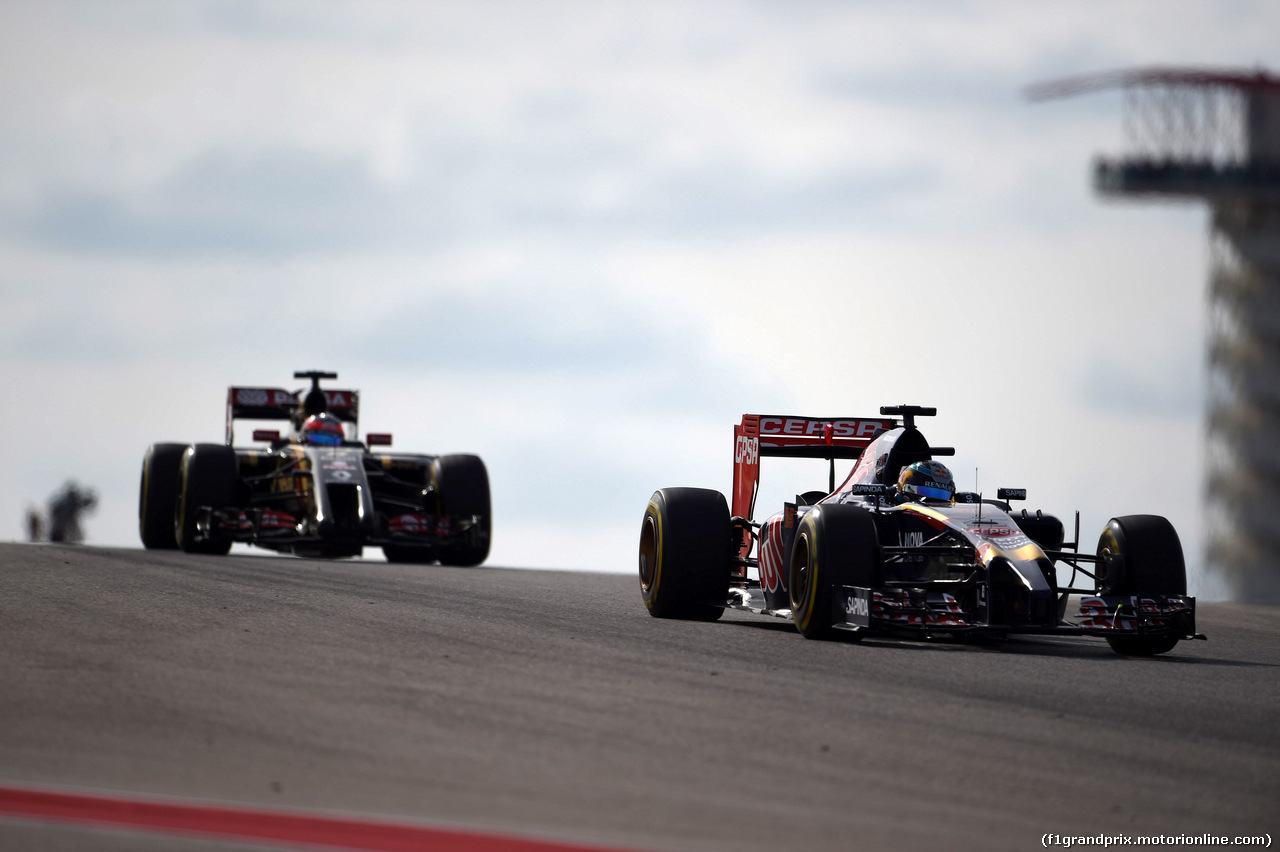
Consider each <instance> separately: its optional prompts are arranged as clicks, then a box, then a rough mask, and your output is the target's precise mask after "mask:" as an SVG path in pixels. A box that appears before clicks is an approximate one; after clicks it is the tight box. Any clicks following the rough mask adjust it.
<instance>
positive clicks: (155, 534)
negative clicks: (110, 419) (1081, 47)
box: [138, 444, 187, 550]
mask: <svg viewBox="0 0 1280 852" xmlns="http://www.w3.org/2000/svg"><path fill="white" fill-rule="evenodd" d="M186 451H187V445H186V444H152V445H151V446H150V447H149V448H147V454H146V455H145V456H143V457H142V481H141V483H139V485H138V535H139V536H140V537H141V538H142V546H143V547H145V548H146V549H147V550H176V549H177V547H178V540H177V538H175V537H174V532H173V517H174V512H175V506H176V504H177V502H178V477H179V475H180V468H181V466H182V454H183V453H185V452H186Z"/></svg>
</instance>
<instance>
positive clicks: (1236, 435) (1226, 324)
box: [1027, 68, 1280, 604]
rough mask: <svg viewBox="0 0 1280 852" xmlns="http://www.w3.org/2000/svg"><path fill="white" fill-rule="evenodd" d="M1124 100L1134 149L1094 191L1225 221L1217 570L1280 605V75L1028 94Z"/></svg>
mask: <svg viewBox="0 0 1280 852" xmlns="http://www.w3.org/2000/svg"><path fill="white" fill-rule="evenodd" d="M1113 88H1119V89H1120V90H1121V92H1122V110H1121V118H1122V126H1123V130H1124V137H1125V145H1126V147H1127V149H1128V150H1127V151H1126V152H1125V153H1123V154H1121V155H1119V156H1115V157H1109V156H1099V157H1098V158H1096V160H1095V161H1094V168H1093V183H1094V188H1095V189H1096V190H1097V191H1098V192H1100V193H1101V194H1103V195H1107V196H1134V197H1138V198H1147V199H1155V200H1161V199H1175V198H1182V199H1187V198H1193V199H1194V198H1203V199H1204V200H1205V201H1207V202H1208V204H1209V209H1210V213H1211V226H1210V261H1211V270H1210V274H1209V300H1208V301H1209V324H1208V326H1209V332H1208V341H1207V346H1208V353H1207V359H1208V366H1209V373H1208V379H1209V385H1208V411H1207V412H1206V418H1207V430H1206V434H1207V439H1208V446H1207V447H1206V450H1207V452H1206V454H1205V465H1206V471H1205V473H1206V483H1205V499H1206V515H1205V521H1206V533H1207V535H1206V548H1207V552H1206V554H1205V557H1206V564H1207V566H1208V567H1209V569H1210V570H1212V571H1215V572H1217V573H1218V574H1219V576H1221V577H1223V578H1224V579H1225V580H1226V581H1227V583H1228V585H1229V587H1230V588H1231V591H1232V594H1233V595H1234V597H1235V598H1236V599H1238V600H1243V601H1249V602H1253V603H1262V602H1266V603H1273V604H1280V77H1276V76H1274V75H1272V74H1269V73H1267V72H1265V71H1262V70H1257V71H1253V72H1240V71H1221V70H1193V69H1185V68H1138V69H1132V70H1127V71H1116V72H1111V73H1106V74H1097V75H1092V76H1085V77H1075V78H1070V79H1066V80H1058V81H1054V82H1049V83H1042V84H1038V85H1035V86H1032V87H1030V88H1029V89H1028V90H1027V95H1028V97H1030V98H1031V99H1032V100H1045V99H1049V98H1061V97H1068V96H1072V95H1079V94H1084V93H1087V92H1094V91H1098V90H1102V89H1113ZM1187 380H1188V381H1192V380H1194V377H1191V376H1188V377H1187Z"/></svg>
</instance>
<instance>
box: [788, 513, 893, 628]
mask: <svg viewBox="0 0 1280 852" xmlns="http://www.w3.org/2000/svg"><path fill="white" fill-rule="evenodd" d="M879 565H880V560H879V537H878V535H877V534H876V523H875V519H874V518H873V517H872V515H871V513H870V512H869V511H867V510H866V509H863V508H862V507H861V506H850V505H845V504H839V503H836V504H825V505H819V506H816V507H814V508H813V509H811V510H810V511H808V512H806V513H805V514H804V516H803V517H802V518H801V519H800V523H799V529H797V530H796V536H795V541H794V542H793V544H792V547H791V558H790V560H789V562H788V563H787V594H788V595H789V596H790V598H791V620H792V621H793V622H795V625H796V629H797V630H799V631H800V635H802V636H804V638H806V639H827V638H830V637H831V636H832V635H833V634H834V633H836V632H837V631H836V629H835V628H834V627H833V626H832V624H833V623H834V621H835V620H836V619H835V612H834V607H833V604H834V601H835V597H834V592H835V589H836V588H837V587H839V586H861V587H864V588H876V587H878V586H879V585H880V581H879V576H878V575H879V574H880V570H879ZM841 632H843V631H841ZM862 633H863V631H861V630H859V631H856V632H854V633H852V634H851V635H852V636H853V637H854V638H855V639H859V638H861V637H862Z"/></svg>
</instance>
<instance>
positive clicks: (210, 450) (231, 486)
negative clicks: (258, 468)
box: [173, 444, 240, 556]
mask: <svg viewBox="0 0 1280 852" xmlns="http://www.w3.org/2000/svg"><path fill="white" fill-rule="evenodd" d="M239 471H240V467H239V462H238V461H237V460H236V451H235V450H234V449H232V448H231V447H228V446H225V445H223V444H196V445H195V446H193V447H188V448H187V449H186V451H185V452H184V453H183V455H182V463H181V466H180V474H179V486H178V500H177V505H176V507H175V511H174V519H173V531H174V538H175V539H176V540H177V542H178V546H179V547H181V548H182V550H183V552H184V553H208V554H212V555H214V556H225V555H226V554H227V553H228V552H229V551H230V550H231V541H230V540H229V539H224V538H220V537H219V536H218V535H217V534H216V533H214V532H213V531H212V530H200V529H199V527H198V524H197V520H198V518H197V515H198V513H199V510H200V508H201V507H204V506H209V507H212V508H214V509H224V508H226V507H228V506H231V505H233V504H234V503H235V502H236V484H237V481H238V479H239V475H240V473H239Z"/></svg>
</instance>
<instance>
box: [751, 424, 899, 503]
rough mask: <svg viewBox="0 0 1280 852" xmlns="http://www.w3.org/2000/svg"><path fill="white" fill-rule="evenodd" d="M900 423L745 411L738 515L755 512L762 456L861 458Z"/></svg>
mask: <svg viewBox="0 0 1280 852" xmlns="http://www.w3.org/2000/svg"><path fill="white" fill-rule="evenodd" d="M898 425H899V424H898V421H897V420H895V419H893V418H891V417H799V416H794V415H778V414H744V415H742V422H741V423H740V424H738V425H736V426H734V427H733V507H732V510H733V515H734V516H735V517H740V518H747V519H748V520H750V518H751V516H752V512H753V511H754V509H755V502H756V491H757V488H758V487H759V484H760V459H761V457H768V456H775V457H782V458H801V459H831V460H834V459H856V458H858V456H860V455H862V451H863V450H864V449H866V447H867V446H868V445H869V444H870V443H871V442H872V441H873V440H875V438H876V436H877V435H879V434H880V433H881V432H884V431H886V430H889V429H893V428H895V427H896V426H898ZM833 463H834V462H833Z"/></svg>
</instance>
